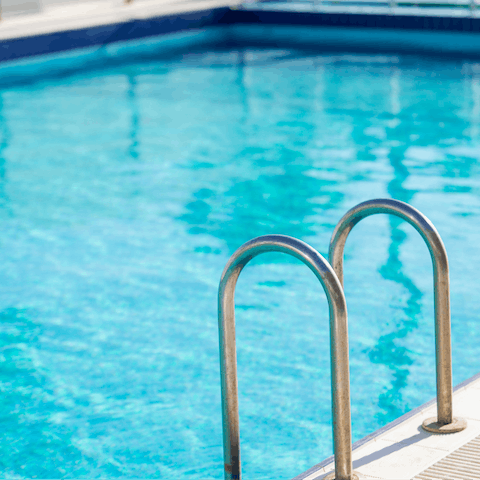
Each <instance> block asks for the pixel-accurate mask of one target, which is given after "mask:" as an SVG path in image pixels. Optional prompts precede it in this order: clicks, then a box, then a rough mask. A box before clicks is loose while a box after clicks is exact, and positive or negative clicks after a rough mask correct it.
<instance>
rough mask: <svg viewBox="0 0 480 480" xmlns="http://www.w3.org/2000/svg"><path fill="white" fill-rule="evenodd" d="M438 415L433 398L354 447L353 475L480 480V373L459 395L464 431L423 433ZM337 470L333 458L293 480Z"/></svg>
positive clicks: (456, 407)
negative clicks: (440, 433)
mask: <svg viewBox="0 0 480 480" xmlns="http://www.w3.org/2000/svg"><path fill="white" fill-rule="evenodd" d="M436 413H437V405H436V402H435V400H432V401H430V402H428V403H426V404H425V405H423V406H421V407H419V408H417V409H415V410H413V411H412V412H410V413H407V414H406V415H404V416H403V417H400V418H399V419H397V420H396V421H394V422H392V423H391V424H389V425H387V426H386V427H384V428H382V429H380V430H378V431H377V432H375V433H373V434H372V435H369V436H367V437H365V438H364V439H362V440H360V441H359V442H357V443H356V444H354V446H353V448H354V450H353V469H354V471H356V472H359V473H360V474H362V476H363V478H366V479H383V480H417V479H418V480H438V479H442V480H443V479H448V480H467V479H468V480H472V479H480V374H479V375H476V376H475V377H472V379H470V380H467V381H466V382H464V383H462V384H460V385H459V386H458V387H456V388H455V391H454V396H453V414H454V416H455V417H461V418H463V419H465V420H466V421H467V428H466V429H465V430H463V431H462V432H458V433H452V434H444V435H439V434H433V433H428V432H426V431H424V430H423V429H422V427H421V424H422V422H423V420H425V419H427V418H430V417H435V416H436ZM333 471H334V463H333V458H332V457H331V458H329V459H327V460H325V461H324V462H322V463H320V464H319V465H316V466H315V467H313V468H311V469H310V470H308V471H307V472H305V473H303V474H301V475H299V476H297V477H295V479H294V480H321V479H323V478H325V477H326V476H327V475H329V474H331V473H332V472H333Z"/></svg>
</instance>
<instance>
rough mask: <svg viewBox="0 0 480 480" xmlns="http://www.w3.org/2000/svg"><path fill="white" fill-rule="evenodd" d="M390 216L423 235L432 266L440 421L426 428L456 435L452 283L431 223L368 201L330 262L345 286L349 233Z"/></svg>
mask: <svg viewBox="0 0 480 480" xmlns="http://www.w3.org/2000/svg"><path fill="white" fill-rule="evenodd" d="M376 213H389V214H391V215H395V216H397V217H400V218H402V219H403V220H405V221H407V222H408V223H410V225H412V226H413V227H414V228H415V229H416V230H417V231H418V233H420V235H421V236H422V238H423V239H424V240H425V243H426V244H427V247H428V249H429V251H430V255H431V257H432V263H433V279H434V280H433V282H434V302H435V355H436V376H437V418H436V419H435V418H429V419H427V420H425V421H424V422H423V425H422V426H423V428H424V429H425V430H428V431H430V432H436V433H454V432H458V431H461V430H463V429H464V428H466V422H465V420H463V419H461V418H454V417H453V413H452V398H453V393H452V390H453V389H452V353H451V338H450V337H451V333H450V281H449V275H448V258H447V252H446V250H445V246H444V244H443V241H442V239H441V237H440V235H439V233H438V232H437V230H436V228H435V227H434V226H433V224H432V222H431V221H430V220H429V219H428V218H427V217H426V216H425V215H423V214H422V213H421V212H419V211H418V210H417V209H415V208H413V207H412V206H411V205H408V204H407V203H404V202H401V201H399V200H392V199H376V200H368V201H366V202H363V203H360V204H359V205H357V206H356V207H353V208H352V209H350V210H349V211H348V212H347V213H346V214H345V215H344V216H343V217H342V218H341V220H340V221H339V222H338V224H337V226H336V227H335V230H334V232H333V235H332V239H331V241H330V249H329V260H330V264H331V265H332V267H333V269H334V270H335V273H336V274H337V277H338V279H339V280H340V283H341V284H342V287H343V251H344V248H345V242H346V241H347V237H348V234H349V233H350V231H351V230H352V228H353V227H354V226H355V225H356V224H357V223H358V222H359V221H360V220H362V219H363V218H365V217H368V216H370V215H374V214H376Z"/></svg>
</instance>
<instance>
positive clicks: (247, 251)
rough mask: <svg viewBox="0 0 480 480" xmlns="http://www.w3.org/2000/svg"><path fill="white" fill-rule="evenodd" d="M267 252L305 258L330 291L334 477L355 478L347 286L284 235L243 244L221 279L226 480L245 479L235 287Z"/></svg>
mask: <svg viewBox="0 0 480 480" xmlns="http://www.w3.org/2000/svg"><path fill="white" fill-rule="evenodd" d="M266 252H283V253H288V254H290V255H293V256H294V257H296V258H298V259H299V260H301V261H302V262H303V263H305V264H306V265H307V266H308V267H309V268H310V269H311V270H312V272H313V273H314V274H315V275H316V277H317V278H318V280H320V283H321V284H322V286H323V289H324V291H325V294H326V295H327V300H328V305H329V313H330V358H331V365H330V367H331V382H332V417H333V447H334V453H335V479H336V480H354V479H356V478H359V477H358V476H357V474H356V472H352V436H351V417H350V378H349V365H348V331H347V306H346V302H345V296H344V294H343V289H342V286H341V285H340V282H339V280H338V278H337V276H336V275H335V272H334V271H333V269H332V267H331V266H330V265H329V263H328V262H327V261H326V260H325V259H324V258H323V257H322V256H321V255H320V254H319V253H318V252H317V251H316V250H315V249H313V248H312V247H311V246H310V245H307V244H306V243H304V242H302V241H300V240H297V239H295V238H292V237H287V236H284V235H265V236H262V237H257V238H254V239H253V240H250V241H249V242H247V243H245V244H244V245H242V246H241V247H240V248H239V249H238V250H237V251H236V252H235V253H234V254H233V255H232V256H231V257H230V260H229V261H228V263H227V265H226V266H225V269H224V271H223V274H222V278H221V280H220V286H219V291H218V327H219V335H220V371H221V382H222V383H221V384H222V417H223V451H224V462H225V463H224V468H225V480H233V479H235V480H240V479H241V463H240V430H239V413H238V383H237V353H236V346H235V303H234V297H235V285H236V283H237V279H238V276H239V275H240V272H241V271H242V269H243V267H245V265H246V264H247V263H248V262H249V261H250V260H251V259H252V258H254V257H256V256H257V255H260V254H261V253H266Z"/></svg>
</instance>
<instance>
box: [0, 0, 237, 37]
mask: <svg viewBox="0 0 480 480" xmlns="http://www.w3.org/2000/svg"><path fill="white" fill-rule="evenodd" d="M238 3H239V1H238V0H193V1H192V0H183V1H182V0H137V1H135V0H134V1H133V2H131V3H123V2H122V1H121V0H118V1H116V2H115V1H112V0H97V1H86V2H78V3H74V4H68V3H67V4H57V5H52V6H50V7H46V8H45V9H43V10H42V11H41V12H39V13H30V14H26V15H17V16H12V17H7V18H4V19H2V20H1V22H0V41H1V40H10V39H17V38H26V37H34V36H38V35H46V34H51V33H58V32H67V31H74V30H81V29H85V28H91V27H99V26H107V25H117V24H123V23H127V22H129V21H132V20H146V19H150V18H157V17H165V16H171V15H179V14H185V13H191V12H201V11H204V10H212V9H216V8H222V7H231V6H235V5H238Z"/></svg>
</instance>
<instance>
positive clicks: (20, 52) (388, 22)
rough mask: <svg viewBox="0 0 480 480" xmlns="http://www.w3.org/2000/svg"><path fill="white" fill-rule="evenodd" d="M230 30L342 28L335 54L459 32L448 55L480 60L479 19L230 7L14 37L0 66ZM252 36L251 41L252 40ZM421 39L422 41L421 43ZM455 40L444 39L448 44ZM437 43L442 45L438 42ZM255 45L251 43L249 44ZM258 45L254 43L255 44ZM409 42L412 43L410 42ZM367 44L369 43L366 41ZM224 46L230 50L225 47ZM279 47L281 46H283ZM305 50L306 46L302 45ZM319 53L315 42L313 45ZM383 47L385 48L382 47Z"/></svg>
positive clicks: (4, 46)
mask: <svg viewBox="0 0 480 480" xmlns="http://www.w3.org/2000/svg"><path fill="white" fill-rule="evenodd" d="M229 25H230V26H231V25H244V26H248V25H250V26H255V25H257V26H264V27H267V26H297V25H302V26H307V27H308V26H309V27H345V28H348V29H351V33H352V34H353V37H352V38H353V40H354V41H351V42H350V43H349V42H348V39H346V40H345V42H338V39H336V40H335V42H337V43H333V42H331V43H330V44H328V42H322V43H323V44H324V46H325V47H328V49H332V48H333V49H334V48H335V45H338V48H344V47H346V46H347V47H348V48H354V49H355V50H357V51H362V50H367V51H372V48H373V47H372V46H371V45H369V42H368V39H367V36H365V35H364V37H365V39H366V40H367V41H366V43H365V44H363V43H361V42H359V41H358V38H357V37H358V34H357V35H355V34H354V32H355V31H358V32H360V31H361V30H362V29H363V30H368V31H372V30H377V31H382V30H384V31H388V30H392V31H393V30H397V31H403V32H404V34H407V31H411V32H412V33H415V32H416V33H418V32H437V33H438V34H439V33H441V32H444V33H446V34H448V33H450V34H451V33H454V32H461V33H463V34H470V35H473V37H472V39H473V43H474V44H475V46H474V47H470V48H467V49H464V48H463V47H462V42H463V44H464V45H465V44H466V42H467V43H468V42H469V41H470V40H466V39H463V40H462V39H460V41H459V42H458V47H457V48H456V49H455V51H453V50H452V51H451V52H450V54H452V55H459V54H461V53H462V52H463V51H464V53H465V54H466V55H467V56H469V57H472V56H473V57H480V47H479V48H477V47H476V43H477V36H478V38H479V39H480V35H478V32H480V18H451V17H448V18H447V17H414V16H406V15H402V16H399V15H379V14H352V13H341V14H340V13H334V14H330V13H329V14H326V13H304V12H302V13H300V12H272V11H264V10H253V11H252V10H249V11H246V10H231V9H229V8H216V9H210V10H205V11H201V12H191V13H186V14H178V15H170V16H162V17H156V18H150V19H144V20H132V21H128V22H124V23H118V24H112V25H104V26H98V27H90V28H83V29H79V30H71V31H65V32H55V33H51V34H44V35H37V36H32V37H24V38H17V39H11V40H2V41H0V62H5V61H10V60H17V59H21V58H24V57H31V56H36V55H42V54H47V53H58V52H62V51H68V50H74V49H80V48H86V47H93V46H99V45H108V44H110V43H113V42H118V41H124V40H134V39H140V38H145V37H153V36H161V35H165V34H169V33H174V32H180V31H188V30H192V29H201V28H206V27H211V26H229ZM342 35H343V37H345V38H346V37H347V35H346V34H345V33H342ZM254 37H255V36H254ZM254 37H252V38H251V39H250V40H251V41H250V42H249V41H248V39H247V38H246V37H245V36H243V37H242V36H241V35H232V37H231V43H234V44H235V45H236V46H242V45H243V46H248V45H250V44H252V45H263V44H265V45H267V44H268V41H267V40H268V38H267V39H266V41H267V43H265V42H262V40H261V39H260V38H259V36H257V37H256V39H255V38H254ZM419 40H421V38H420V39H419ZM452 40H453V41H455V39H450V38H448V39H446V41H448V42H451V41H452ZM278 41H279V40H278V38H272V40H271V42H270V43H271V44H273V45H277V44H278ZM416 41H417V40H415V39H413V37H412V41H411V42H410V44H411V45H412V47H411V48H410V47H408V41H404V42H403V44H402V45H403V46H402V45H400V44H399V46H398V49H397V50H396V51H398V52H405V51H410V52H415V42H416ZM439 41H441V40H439ZM252 42H253V43H252ZM255 42H256V43H255ZM412 42H413V43H412ZM307 43H308V42H307ZM370 43H371V42H370ZM375 45H381V43H378V42H375ZM392 45H393V44H392ZM226 46H228V45H226ZM282 46H286V45H285V41H283V44H282ZM292 46H300V45H298V41H294V42H293V43H292ZM305 47H308V45H305ZM317 48H318V43H317ZM382 48H383V45H382ZM396 48H397V47H396V46H395V45H393V46H392V47H391V48H389V50H390V51H395V49H396ZM433 50H434V49H432V48H431V47H428V48H427V49H424V50H423V51H422V49H421V48H420V50H419V51H418V52H417V53H427V52H430V53H434V52H433ZM438 53H439V54H441V55H443V54H446V53H447V54H448V53H449V52H445V51H442V50H441V49H440V50H439V52H438Z"/></svg>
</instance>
